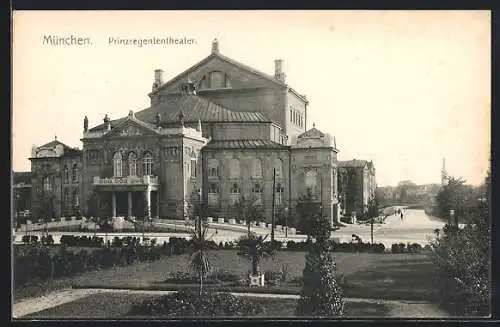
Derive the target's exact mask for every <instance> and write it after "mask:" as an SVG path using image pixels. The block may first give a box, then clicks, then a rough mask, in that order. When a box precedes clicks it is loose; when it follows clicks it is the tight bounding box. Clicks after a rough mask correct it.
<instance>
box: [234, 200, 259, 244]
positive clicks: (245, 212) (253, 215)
mask: <svg viewBox="0 0 500 327" xmlns="http://www.w3.org/2000/svg"><path fill="white" fill-rule="evenodd" d="M236 208H237V209H236V210H237V212H238V215H239V217H240V219H242V220H244V221H245V222H246V224H247V228H248V235H250V226H251V223H252V222H253V221H256V222H258V221H262V220H263V219H264V213H263V210H262V206H259V205H257V204H256V200H255V199H247V198H245V197H243V196H242V197H241V199H240V201H238V204H237V207H236Z"/></svg>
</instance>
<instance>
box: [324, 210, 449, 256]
mask: <svg viewBox="0 0 500 327" xmlns="http://www.w3.org/2000/svg"><path fill="white" fill-rule="evenodd" d="M444 224H445V223H444V222H441V221H439V220H437V219H431V218H429V217H428V216H427V215H426V214H425V212H424V210H406V212H405V213H404V216H403V219H401V217H400V216H394V215H392V216H388V217H387V219H386V220H385V223H384V224H376V225H374V227H373V241H374V242H375V243H383V244H384V245H385V246H386V247H387V246H389V247H390V246H391V245H392V243H399V242H403V243H408V242H412V243H413V242H415V243H420V244H426V243H427V242H428V238H432V237H434V230H435V229H436V228H439V229H441V228H443V226H444ZM332 234H333V237H338V238H339V239H340V241H342V242H349V241H350V240H351V239H352V234H356V235H358V236H359V237H361V239H362V240H363V241H364V242H370V225H369V224H368V225H361V224H356V225H348V226H346V227H343V228H341V229H339V230H338V231H335V232H333V233H332Z"/></svg>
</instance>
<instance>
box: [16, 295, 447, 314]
mask: <svg viewBox="0 0 500 327" xmlns="http://www.w3.org/2000/svg"><path fill="white" fill-rule="evenodd" d="M173 292H174V291H152V290H128V289H64V290H59V291H54V292H51V293H49V294H47V295H45V296H41V297H37V298H31V299H25V300H21V301H19V302H17V303H14V304H13V306H12V315H13V317H14V318H21V317H23V316H26V315H29V314H32V313H36V312H40V311H43V310H46V309H49V308H53V307H56V306H59V305H62V304H65V303H70V302H73V301H76V300H78V299H81V298H84V297H87V296H91V295H94V294H99V293H124V294H151V295H153V294H155V295H166V294H171V293H173ZM231 294H233V295H235V296H245V297H262V298H275V299H299V298H300V296H299V295H290V294H261V293H231ZM344 301H346V302H358V303H359V302H365V303H377V304H384V305H387V306H389V308H390V312H389V314H388V317H393V318H446V317H448V316H449V315H448V314H447V313H446V312H444V311H443V310H440V309H439V308H437V306H436V305H435V304H432V303H429V302H424V301H405V300H401V301H394V300H375V299H363V298H344Z"/></svg>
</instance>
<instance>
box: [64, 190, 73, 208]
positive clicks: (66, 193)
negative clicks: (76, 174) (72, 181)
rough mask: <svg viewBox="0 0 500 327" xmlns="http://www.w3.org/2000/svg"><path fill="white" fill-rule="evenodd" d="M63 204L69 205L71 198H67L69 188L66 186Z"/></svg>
mask: <svg viewBox="0 0 500 327" xmlns="http://www.w3.org/2000/svg"><path fill="white" fill-rule="evenodd" d="M64 204H65V205H66V206H67V207H69V206H70V205H71V200H70V198H69V190H68V189H67V188H66V189H64Z"/></svg>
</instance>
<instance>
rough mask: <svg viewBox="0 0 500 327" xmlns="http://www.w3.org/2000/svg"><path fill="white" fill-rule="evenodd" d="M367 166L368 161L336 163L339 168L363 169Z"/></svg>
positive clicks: (355, 160)
mask: <svg viewBox="0 0 500 327" xmlns="http://www.w3.org/2000/svg"><path fill="white" fill-rule="evenodd" d="M367 164H368V161H366V160H358V159H352V160H344V161H339V162H338V165H339V167H349V168H363V167H365V166H366V165H367Z"/></svg>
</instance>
